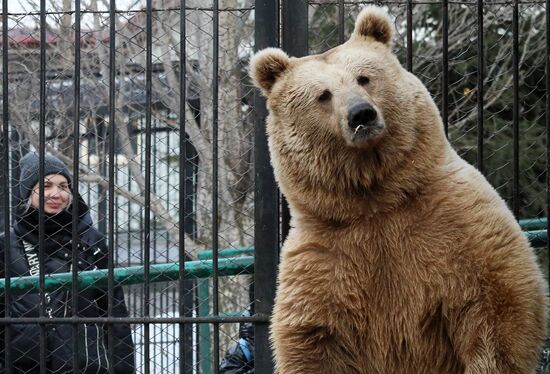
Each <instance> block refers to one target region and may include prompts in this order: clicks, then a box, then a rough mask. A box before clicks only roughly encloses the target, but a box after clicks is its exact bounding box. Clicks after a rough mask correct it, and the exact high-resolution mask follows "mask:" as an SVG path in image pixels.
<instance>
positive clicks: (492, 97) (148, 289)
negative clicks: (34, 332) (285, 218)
mask: <svg viewBox="0 0 550 374" xmlns="http://www.w3.org/2000/svg"><path fill="white" fill-rule="evenodd" d="M185 4H186V9H185V12H184V14H183V15H182V14H181V4H180V1H176V0H166V1H159V2H154V4H153V7H152V9H149V10H147V9H146V6H145V2H144V1H141V2H140V1H135V2H117V8H116V9H115V10H114V11H113V10H112V9H109V7H110V6H111V5H112V4H111V2H109V1H96V0H90V1H82V4H81V22H80V26H81V33H80V50H79V51H80V59H75V52H76V50H75V35H76V34H75V30H76V23H75V12H74V9H73V8H72V7H73V6H74V4H73V2H71V1H66V0H65V1H53V0H52V1H47V2H46V8H47V9H43V10H42V12H44V11H45V12H46V13H47V16H46V19H45V21H46V29H45V30H46V31H45V35H44V40H43V41H44V42H43V43H41V34H40V15H41V9H40V8H39V4H38V2H32V1H31V2H23V1H22V2H20V5H13V7H14V8H13V9H12V8H11V7H12V2H11V1H10V8H8V11H9V13H10V14H9V16H8V46H7V51H8V56H9V61H8V62H9V63H8V78H9V80H8V84H9V86H8V87H9V97H8V105H9V113H8V115H9V126H10V128H9V134H4V136H3V139H10V143H9V154H10V157H9V160H3V162H8V163H9V165H10V173H9V175H3V177H4V178H9V181H10V185H9V186H11V188H12V189H14V190H17V189H18V188H19V186H18V185H17V180H18V176H19V168H18V161H19V159H20V158H21V157H22V156H23V155H24V154H26V153H27V152H29V151H34V150H40V149H41V146H45V152H47V153H49V154H52V155H55V156H56V157H58V158H59V159H61V160H62V161H63V162H65V163H66V164H67V165H68V167H69V168H70V169H71V170H72V168H73V166H74V165H75V164H76V165H77V167H78V170H79V177H78V184H79V188H78V189H79V192H80V194H81V196H82V197H83V199H84V201H85V202H86V204H87V205H88V206H89V207H90V212H91V215H90V218H91V220H92V221H93V224H94V226H95V227H96V228H97V229H98V230H99V232H101V233H103V234H104V235H105V240H106V243H107V244H108V246H109V248H110V250H111V251H112V252H111V253H112V255H113V256H112V260H113V261H112V264H110V266H109V267H110V268H111V269H122V270H123V269H128V268H130V267H135V266H137V267H139V266H143V265H145V266H146V267H148V266H149V265H159V264H174V263H177V262H178V261H181V260H182V259H185V260H186V261H188V262H194V261H198V262H203V263H205V264H207V263H208V264H210V263H209V262H208V261H210V260H211V259H212V257H213V254H212V253H211V250H212V249H213V248H214V249H216V251H219V252H220V255H219V256H218V258H219V261H220V264H221V265H220V266H222V268H223V266H226V265H225V264H226V262H224V261H225V260H227V262H228V263H229V264H231V262H234V261H236V260H237V259H238V258H243V257H244V258H247V257H249V256H250V255H251V254H253V249H252V246H253V244H254V238H253V231H254V217H253V210H254V202H253V198H254V196H253V190H254V173H253V165H252V158H253V157H252V154H253V147H254V144H253V122H254V112H253V103H252V96H253V92H252V89H251V85H250V82H249V78H248V76H247V72H246V69H247V62H248V59H249V57H250V55H251V54H252V51H253V47H254V1H252V0H250V1H238V0H226V1H221V2H220V3H219V4H218V5H219V8H217V9H218V10H217V11H216V8H215V5H216V4H214V3H210V2H206V3H205V2H203V1H199V0H195V1H186V2H185ZM365 4H366V3H365V2H359V1H357V2H353V1H346V2H343V1H310V2H309V8H308V11H309V15H308V16H309V20H308V21H309V52H310V53H319V52H323V51H325V50H327V49H329V48H332V47H334V46H336V45H338V44H339V43H341V42H342V41H343V40H345V39H346V38H347V37H348V36H349V35H350V34H351V31H352V29H353V24H354V20H355V16H356V15H357V14H358V12H359V11H360V9H361V8H362V7H363V6H364V5H365ZM381 5H384V6H385V7H387V8H388V9H389V12H390V14H391V15H392V17H394V19H395V26H396V30H397V35H396V40H395V50H396V52H397V54H398V56H399V58H400V60H401V61H402V63H403V65H404V66H408V65H410V67H411V68H412V71H413V72H414V73H415V74H416V75H417V76H418V77H419V78H420V79H421V80H422V82H423V83H424V84H425V85H426V86H427V87H428V89H429V91H430V92H431V93H432V95H433V96H434V98H435V101H436V103H437V105H438V106H439V107H440V108H442V110H443V109H445V110H446V112H447V116H446V118H444V121H445V123H446V124H447V131H448V136H449V139H450V141H451V143H452V144H453V146H454V147H455V149H457V151H458V153H459V154H460V155H461V156H462V157H464V158H465V159H466V160H468V161H469V162H471V163H472V164H474V165H477V166H478V167H481V168H482V169H483V172H484V174H485V175H486V176H487V178H488V179H489V181H490V182H491V183H492V184H493V186H495V188H496V189H497V190H498V191H499V193H500V194H501V195H502V196H503V197H504V198H505V199H506V201H507V202H509V204H510V205H511V206H513V207H515V209H516V213H517V214H518V218H533V217H543V216H544V215H545V211H546V210H547V203H548V202H547V199H546V190H545V185H546V167H547V165H546V142H545V137H546V127H545V114H546V113H545V100H546V87H545V48H546V39H545V37H546V30H545V28H544V24H545V17H546V12H545V8H544V6H543V4H542V3H540V2H521V3H519V5H518V10H519V12H518V14H519V18H518V37H519V43H518V45H519V47H518V50H517V51H518V54H517V55H518V59H519V69H518V75H517V76H518V86H517V88H514V79H513V77H514V66H513V54H512V52H511V51H512V50H513V36H514V33H513V23H514V19H513V6H514V3H513V2H511V1H504V2H497V1H487V2H485V3H484V5H483V8H482V11H483V22H480V19H479V17H478V16H477V15H478V11H479V9H478V3H477V2H475V1H461V2H453V1H450V2H449V3H448V7H447V11H448V24H447V25H444V24H443V22H442V19H443V12H444V8H443V5H442V3H441V2H435V1H434V2H410V3H408V4H407V2H405V1H400V2H399V1H398V2H382V3H381ZM409 6H410V8H409ZM341 11H343V12H344V17H343V19H344V24H341V23H340V19H341V14H340V12H341ZM112 14H114V18H113V17H111V15H112ZM408 17H412V24H408V23H407V18H408ZM182 18H183V19H184V20H185V24H184V25H182V24H181V22H180V21H181V19H182ZM149 20H150V25H151V26H150V27H151V28H150V30H149V29H148V26H147V25H148V21H149ZM304 22H305V20H304ZM282 27H283V33H284V32H289V30H287V29H285V27H289V26H288V25H284V24H283V25H282ZM285 30H286V31H285ZM182 33H183V34H182ZM149 34H150V35H151V44H150V48H148V39H147V36H148V35H149ZM182 35H184V38H182ZM480 35H483V44H481V40H480V38H479V36H480ZM444 36H447V37H448V46H449V48H448V54H447V63H448V68H447V70H444V54H443V49H442V42H443V38H444ZM409 38H410V40H411V41H412V44H411V45H408V44H407V40H408V39H409ZM41 47H43V49H44V50H43V53H44V54H43V56H44V57H45V71H44V73H45V77H44V78H45V81H43V80H42V79H41V78H42V77H41V69H40V65H41ZM4 48H6V47H5V46H4ZM181 48H184V50H183V51H182V50H181ZM148 51H149V52H150V55H149V54H148ZM411 52H412V53H411ZM480 53H481V55H480ZM181 56H184V59H185V60H184V61H182V60H181V58H180V57H181ZM480 56H481V57H480ZM216 57H217V58H216ZM411 57H412V58H411ZM112 61H114V64H112ZM480 62H483V69H482V70H480ZM75 69H76V73H77V74H79V78H80V89H79V92H80V95H79V105H78V108H77V109H78V112H75V94H74V93H75V78H76V77H75ZM112 69H113V70H112ZM149 73H150V79H149V78H148V77H149V75H148V74H149ZM183 73H184V74H185V77H184V78H183V79H182V78H181V75H182V74H183ZM480 74H482V75H481V76H482V78H483V91H484V92H483V98H482V105H480V98H481V96H480V95H479V90H478V86H479V85H478V81H479V79H480V78H479V77H480ZM214 77H216V79H215V80H214V79H213V78H214ZM444 77H446V79H447V82H448V85H447V86H446V87H443V86H442V80H443V78H444ZM182 83H183V84H182ZM41 87H44V88H45V91H44V93H45V95H41ZM514 92H517V100H518V104H517V106H516V109H517V110H519V111H520V113H519V120H518V127H519V137H518V140H517V141H518V146H517V147H515V146H514V137H513V131H514V112H513V111H514ZM444 94H446V97H447V106H446V108H443V100H442V97H443V95H444ZM180 108H183V112H182V113H180ZM77 115H78V120H77V121H76V122H77V124H78V125H77V126H75V118H77ZM41 124H43V125H44V130H45V133H44V134H43V136H44V137H43V138H42V139H41V138H40V125H41ZM481 124H482V125H483V130H482V132H480V131H481V130H480V129H481ZM77 134H78V139H77V142H76V144H78V146H79V148H78V150H75V149H74V144H75V135H77ZM41 140H42V141H41ZM214 140H217V141H216V142H214ZM75 151H76V152H75ZM75 154H78V155H79V158H78V160H75V159H74V155H75ZM516 155H517V157H518V162H519V168H518V169H517V170H516V169H514V165H513V160H514V157H516ZM111 160H112V161H113V162H111ZM215 176H217V178H215V179H214V177H215ZM515 181H518V184H519V189H518V190H515V188H514V183H515ZM2 192H3V193H6V191H2ZM270 198H276V197H275V196H272V197H270ZM16 203H18V202H17V201H16V200H15V199H14V198H13V199H12V209H11V213H12V214H15V213H16V211H17V209H16ZM216 210H217V215H215V216H213V213H214V211H216ZM3 219H7V218H6V217H3ZM181 249H184V252H182V251H181ZM228 251H229V252H228ZM183 253H184V254H183ZM542 253H543V252H541V257H544V258H543V261H547V260H546V257H545V256H543V255H542ZM544 268H547V266H544ZM113 271H114V270H113ZM245 273H246V272H245V271H243V272H240V273H239V271H236V272H234V273H233V275H232V276H227V277H225V276H224V277H219V279H218V278H212V277H199V278H193V279H189V280H186V281H185V282H184V283H179V282H178V281H163V282H156V281H151V282H148V281H147V279H146V280H145V282H141V283H139V282H135V283H136V284H133V285H125V286H124V287H123V289H124V297H125V301H126V305H127V309H128V316H129V317H131V318H134V319H135V320H137V319H140V318H145V317H151V318H152V321H153V323H151V324H147V323H141V322H140V323H137V322H136V323H132V324H131V328H132V337H133V342H134V346H135V352H136V367H137V372H152V373H176V372H177V373H179V372H180V368H181V365H180V362H181V361H182V360H185V365H184V369H185V372H200V373H209V372H214V371H215V367H216V366H217V365H218V363H219V361H221V360H222V358H223V355H224V354H225V352H227V351H228V349H230V346H231V345H232V344H233V345H234V344H236V343H237V342H238V340H239V331H238V324H237V323H222V324H220V325H219V326H220V329H219V332H218V330H217V326H218V324H207V323H193V324H191V325H189V326H191V327H190V328H186V329H185V331H184V332H180V330H179V328H180V326H182V325H179V324H178V323H176V322H177V321H176V320H174V321H171V320H170V318H172V319H174V318H177V317H189V318H208V317H210V316H212V315H219V316H239V315H241V314H243V313H245V312H246V311H247V310H249V309H251V307H252V305H251V300H253V295H251V294H250V293H251V290H252V286H253V285H252V279H251V276H250V275H247V274H245ZM117 279H119V278H117ZM120 279H121V280H122V281H123V282H124V279H125V278H124V276H122V278H120ZM149 280H151V279H149ZM111 286H116V284H114V285H111ZM88 287H89V288H88V290H89V289H95V287H94V286H93V284H92V285H90V286H88ZM86 290H87V288H86V287H84V288H83V289H82V290H81V291H80V292H81V293H85V292H86ZM181 290H183V293H182V292H180V291H181ZM69 295H70V294H69ZM71 297H72V296H71ZM71 297H69V298H68V299H65V301H64V303H65V304H63V305H69V304H70V303H71V300H70V299H71ZM182 305H183V307H182ZM181 312H183V313H184V315H183V316H181V315H180V314H181ZM56 317H58V316H56ZM155 321H158V323H156V322H155ZM112 326H116V324H114V325H112ZM112 329H113V327H111V330H109V331H107V330H106V331H107V332H108V333H112ZM69 330H70V329H69ZM241 330H242V329H241ZM241 333H242V331H241ZM181 339H184V340H183V341H182V340H181ZM180 344H183V345H184V347H183V348H182V346H181V345H180ZM33 349H34V350H36V349H39V347H38V346H37V345H36V344H34V345H32V346H29V347H28V350H29V351H32V350H33ZM182 352H183V356H182ZM22 353H23V354H28V352H22ZM52 354H53V353H52ZM111 354H112V353H111ZM14 357H15V356H14ZM71 359H72V357H69V358H68V360H71ZM36 367H37V366H36ZM29 370H30V371H29V372H32V370H33V369H32V368H29Z"/></svg>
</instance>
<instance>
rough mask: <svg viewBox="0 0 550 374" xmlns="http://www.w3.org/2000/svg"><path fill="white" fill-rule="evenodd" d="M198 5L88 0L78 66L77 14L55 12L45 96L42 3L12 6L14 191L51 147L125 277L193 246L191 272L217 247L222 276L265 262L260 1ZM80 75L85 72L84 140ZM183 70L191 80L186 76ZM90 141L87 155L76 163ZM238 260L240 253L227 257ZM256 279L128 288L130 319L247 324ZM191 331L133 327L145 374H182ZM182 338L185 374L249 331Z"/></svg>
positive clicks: (198, 332)
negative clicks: (232, 319) (256, 259)
mask: <svg viewBox="0 0 550 374" xmlns="http://www.w3.org/2000/svg"><path fill="white" fill-rule="evenodd" d="M185 3H186V5H187V7H186V9H185V13H184V15H183V19H185V25H182V24H181V22H180V20H181V18H182V14H181V11H180V9H181V8H180V6H181V4H180V2H179V1H162V2H154V4H153V6H152V9H150V10H149V11H147V8H146V4H145V2H117V8H116V10H115V11H114V15H115V16H114V19H113V18H112V17H111V15H112V14H113V12H112V9H110V8H109V7H110V6H111V4H110V2H108V1H103V2H98V1H82V4H81V22H80V25H81V33H80V59H75V35H76V34H75V29H76V27H75V26H76V23H75V22H76V21H75V13H74V9H73V8H72V7H73V6H74V4H73V2H72V1H49V2H47V9H45V11H46V12H47V17H46V27H47V31H46V39H45V43H43V44H42V46H43V47H44V49H45V50H44V52H45V60H46V61H45V66H46V72H45V75H46V81H45V82H43V83H44V84H45V92H46V95H45V97H41V94H40V89H39V88H40V87H41V76H40V72H41V70H40V56H41V51H40V47H41V41H40V14H41V9H40V8H39V4H38V3H37V2H36V3H34V2H30V3H27V2H21V6H16V5H14V8H13V9H12V8H11V6H12V5H11V2H10V8H8V11H9V12H10V15H9V17H8V19H9V22H8V23H9V30H8V39H9V47H8V50H9V51H8V53H9V65H8V69H9V73H8V75H9V117H10V134H9V138H10V139H11V142H10V145H9V147H10V161H9V162H11V164H12V169H11V172H10V173H11V176H12V180H13V181H15V182H14V183H13V184H12V185H13V188H18V186H17V184H16V183H17V182H16V181H17V178H18V172H19V170H18V168H17V162H18V160H19V159H20V157H21V156H23V155H24V154H25V153H27V152H28V151H38V150H39V149H40V145H41V140H42V144H43V145H44V146H45V152H46V153H48V154H52V155H54V156H56V157H58V158H59V159H61V160H62V161H63V162H65V163H66V164H67V165H68V167H69V168H72V167H73V165H74V164H76V165H77V166H78V168H79V178H78V184H79V192H80V194H81V196H82V197H83V199H84V201H85V202H86V204H87V205H88V206H89V207H90V212H91V219H92V220H93V223H94V225H95V227H97V228H98V230H99V231H100V232H102V233H103V234H104V235H105V240H106V242H107V243H108V244H109V245H111V246H112V248H111V250H112V253H113V264H112V266H111V268H113V269H114V270H119V269H121V270H124V269H128V268H131V267H136V266H138V267H139V266H143V265H146V267H147V266H149V265H151V266H153V265H156V264H173V263H177V262H178V261H180V260H182V255H181V251H180V249H184V251H185V256H183V257H185V258H184V259H185V260H186V261H187V262H194V261H198V262H201V261H202V262H204V263H207V262H208V261H211V260H212V258H213V255H212V254H210V255H209V254H208V252H209V251H210V252H211V251H212V249H213V246H216V248H215V250H216V251H219V252H220V256H219V261H220V263H219V271H220V273H221V272H223V271H224V270H223V267H224V266H226V262H222V261H223V260H226V261H227V262H228V263H229V265H228V266H231V262H232V261H234V259H235V258H238V257H240V258H242V257H247V256H248V257H249V256H251V255H252V254H253V251H251V250H250V248H252V246H253V244H254V243H253V229H254V222H253V190H254V179H253V169H252V150H253V139H252V133H253V122H252V121H253V120H254V118H253V116H252V103H251V97H252V89H251V86H250V84H249V83H248V77H247V73H246V66H247V61H248V58H249V56H250V55H251V53H252V50H253V37H254V35H253V27H254V24H253V21H254V20H253V16H252V15H253V6H252V5H253V4H252V2H249V3H250V4H246V2H242V1H236V0H233V1H224V2H221V4H220V5H219V8H218V11H217V12H215V11H214V8H213V6H214V5H213V4H205V3H204V2H202V1H187V2H185ZM14 9H15V11H14ZM42 11H44V9H43V10H42ZM148 17H150V24H151V29H150V30H148V26H147V25H148ZM214 19H216V22H217V28H214ZM113 27H114V29H113ZM149 32H150V33H151V36H152V40H151V44H150V53H151V55H150V56H148V53H147V52H148V48H149V47H148V44H147V43H148V40H147V35H148V33H149ZM182 32H184V33H185V34H182ZM216 32H217V33H218V35H217V37H216V38H214V33H216ZM182 35H184V37H183V38H182ZM215 39H216V40H215ZM181 48H184V52H183V53H182V52H181V50H180V49H181ZM216 53H217V55H218V56H219V58H218V59H217V60H215V59H214V55H215V54H216ZM181 55H184V56H185V61H184V62H183V63H180V56H181ZM148 59H149V60H148ZM112 61H114V62H115V64H114V65H112ZM75 67H76V73H77V74H79V76H80V90H79V91H80V96H79V100H80V105H79V108H78V111H79V113H78V114H79V118H78V126H79V127H78V129H76V130H77V131H75V127H76V126H75V124H74V123H75V116H76V115H77V113H75V110H74V109H75V101H74V98H75V95H74V93H75ZM111 69H114V74H113V75H111V73H112V70H111ZM148 71H149V72H150V74H151V76H150V81H148V75H147V73H148ZM182 72H185V79H180V76H181V74H182ZM214 76H216V77H217V78H218V80H217V82H216V85H217V87H216V86H214V80H213V78H214ZM182 82H183V83H184V84H183V85H182ZM183 89H185V91H183ZM215 97H217V98H218V100H217V102H214V98H215ZM41 98H42V99H44V102H43V103H42V104H43V106H41ZM180 107H183V109H184V112H183V113H180ZM41 110H42V112H41ZM41 116H42V117H41ZM149 116H150V117H149ZM41 121H43V122H44V125H45V138H43V139H41V138H40V136H39V128H40V124H41ZM214 121H216V124H217V129H215V127H214V126H213V122H214ZM77 132H78V137H79V141H78V144H79V150H78V154H79V159H78V160H74V155H75V150H74V146H73V144H74V137H75V135H76V133H77ZM215 138H217V143H214V139H215ZM113 140H114V142H113ZM216 154H217V157H216ZM180 155H183V158H182V157H180ZM111 161H113V162H111ZM214 174H216V175H217V180H216V181H214V180H213V176H214ZM147 177H149V183H148V180H147ZM214 182H216V183H215V184H214ZM146 205H147V206H146ZM214 206H216V208H217V210H218V212H217V216H215V217H214V216H213V210H214ZM148 207H149V208H150V209H149V210H148V209H147V208H148ZM15 211H16V209H15V207H14V209H12V212H15ZM180 225H183V228H182V227H180ZM111 234H112V235H111ZM213 238H216V241H217V243H214V241H213ZM228 250H233V252H231V254H229V255H224V254H223V253H224V252H226V251H228ZM114 270H113V271H114ZM243 274H244V273H243ZM251 282H252V278H251V276H250V275H239V272H238V271H237V272H236V273H235V272H233V274H232V276H228V277H220V278H219V279H217V281H216V282H215V283H216V285H214V281H213V278H212V277H207V278H204V277H201V278H195V279H192V280H187V281H185V282H184V287H183V289H184V290H185V292H184V293H185V294H184V295H182V294H181V293H180V288H179V287H180V284H179V283H178V282H177V281H169V282H154V281H153V282H151V283H148V282H147V279H146V280H145V282H144V283H142V284H134V285H130V286H124V293H125V300H126V305H127V309H128V316H129V317H131V318H143V317H151V318H152V319H153V321H154V320H156V319H160V318H175V317H178V316H180V312H181V311H182V310H184V314H185V316H186V317H189V318H194V317H205V318H208V317H211V316H213V315H214V313H216V314H218V315H220V316H241V315H242V314H243V313H244V312H246V311H248V310H249V309H250V308H251V298H250V297H251V295H250V292H249V291H251V290H252V287H253V286H252V284H251ZM115 286H116V284H115ZM91 287H92V288H93V285H92V286H91ZM81 292H86V291H85V289H83V290H81ZM69 299H70V297H69ZM69 299H68V300H69ZM214 301H215V302H214ZM67 302H69V303H70V300H69V301H67ZM182 304H183V305H184V307H183V309H182V308H181V305H182ZM214 305H215V307H216V309H217V310H214ZM54 317H59V315H55V316H54ZM159 321H160V320H159ZM113 326H117V325H116V324H115V325H113ZM179 326H180V325H178V324H177V323H173V322H172V323H152V324H149V325H147V324H139V323H134V324H132V337H133V342H134V346H135V353H136V367H137V372H151V373H179V372H180V360H181V359H183V358H182V357H180V353H181V351H180V331H179ZM113 329H114V327H113ZM147 330H148V331H147ZM69 332H70V330H69ZM216 334H218V336H219V343H218V344H217V346H216V344H214V341H216V340H217V338H218V337H216V336H215V335H216ZM182 336H183V337H184V339H185V340H184V343H185V345H186V346H185V347H184V348H183V351H185V356H184V358H185V359H186V360H187V362H186V363H185V372H203V373H208V372H213V368H214V366H215V365H216V363H215V362H214V360H215V359H216V360H217V359H220V360H221V358H223V355H224V353H225V352H226V351H227V349H228V347H229V346H230V345H231V344H232V343H234V342H236V341H237V340H238V337H239V334H238V324H235V323H232V324H230V323H228V324H222V325H221V327H220V331H219V332H216V331H215V330H214V326H213V325H209V324H193V325H192V328H190V329H187V330H186V332H185V334H182ZM105 343H106V344H107V339H106V340H105ZM36 344H38V341H37V342H36ZM29 349H35V350H38V349H39V348H38V345H36V346H33V347H29ZM48 355H49V356H48V359H49V358H50V357H52V356H54V355H55V352H49V353H48ZM14 357H15V356H14ZM66 359H67V360H69V361H70V360H71V359H72V357H66ZM81 364H82V363H81ZM31 371H32V370H31Z"/></svg>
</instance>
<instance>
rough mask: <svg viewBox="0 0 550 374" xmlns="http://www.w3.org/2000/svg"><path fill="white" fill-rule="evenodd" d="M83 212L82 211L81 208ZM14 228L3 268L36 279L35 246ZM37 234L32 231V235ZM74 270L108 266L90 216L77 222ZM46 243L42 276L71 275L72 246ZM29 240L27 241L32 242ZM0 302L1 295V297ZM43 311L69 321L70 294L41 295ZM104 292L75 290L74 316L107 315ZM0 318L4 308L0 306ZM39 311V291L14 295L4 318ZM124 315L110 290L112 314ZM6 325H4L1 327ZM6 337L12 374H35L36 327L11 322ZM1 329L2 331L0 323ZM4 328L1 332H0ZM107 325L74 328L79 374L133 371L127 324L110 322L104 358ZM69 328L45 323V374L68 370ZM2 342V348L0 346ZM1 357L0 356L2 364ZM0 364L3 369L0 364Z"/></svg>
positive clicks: (0, 254) (117, 294) (120, 298)
mask: <svg viewBox="0 0 550 374" xmlns="http://www.w3.org/2000/svg"><path fill="white" fill-rule="evenodd" d="M85 208H86V209H87V207H85ZM20 226H21V225H20V223H19V224H18V223H16V224H15V225H14V229H13V230H12V231H11V232H10V248H9V251H10V252H9V258H10V263H9V264H8V266H7V269H8V271H9V273H10V276H11V277H17V276H26V275H31V274H32V275H37V274H36V272H37V271H38V266H37V264H38V258H39V257H38V253H39V252H38V245H34V246H33V245H32V244H31V243H30V242H29V241H27V239H29V238H27V237H26V234H22V233H25V232H26V231H25V230H24V229H22V228H21V227H20ZM35 234H36V232H35ZM68 234H69V233H67V235H68ZM79 237H80V243H79V245H78V258H79V260H78V264H77V266H78V270H79V271H85V270H94V269H98V268H106V267H107V246H106V243H105V238H104V237H103V235H102V234H101V233H99V232H98V231H97V230H96V229H95V228H94V227H93V226H92V225H91V219H90V218H89V215H88V216H87V219H83V220H81V222H79ZM54 239H55V240H50V241H48V243H47V244H46V245H45V247H46V253H45V255H44V264H43V270H44V272H45V273H46V274H52V273H64V272H70V271H72V266H73V265H72V242H71V241H70V240H67V239H68V238H67V237H65V238H64V239H59V237H55V238H54ZM32 241H33V240H31V242H32ZM4 269H5V267H4V237H3V235H2V236H1V237H0V271H2V277H5V274H3V272H4ZM0 298H1V299H2V300H1V301H0V302H1V303H2V304H3V301H4V300H3V299H4V296H3V295H0ZM45 299H46V305H45V313H46V316H48V317H50V318H55V317H71V316H72V315H73V311H72V310H71V306H72V293H71V291H70V290H66V289H59V290H55V291H53V292H49V293H46V295H45ZM107 303H108V300H107V292H106V290H102V289H95V288H89V289H84V290H81V291H80V292H79V295H78V311H77V315H78V316H79V317H92V318H93V317H106V316H107ZM0 311H1V312H3V313H2V315H5V312H6V308H5V307H4V305H1V310H0ZM39 311H40V296H39V294H38V293H26V294H24V295H13V296H12V297H11V302H10V305H9V312H10V313H9V314H10V315H11V317H13V318H17V317H38V316H39ZM127 315H128V312H127V309H126V305H125V302H124V294H123V291H122V288H121V287H119V286H118V287H115V288H114V298H113V316H115V317H126V316H127ZM6 326H8V325H6ZM9 326H10V328H11V339H10V341H9V342H4V337H5V336H4V331H0V333H1V334H2V335H1V336H0V343H2V345H3V346H5V344H7V345H9V346H10V347H11V357H12V367H13V368H14V369H15V372H28V373H31V372H32V373H34V372H38V370H39V363H40V326H39V325H37V324H23V323H22V324H11V325H9ZM1 327H4V325H2V326H1ZM2 330H3V329H2ZM107 331H108V329H107V326H106V325H103V324H98V323H83V324H78V338H77V339H78V352H77V355H78V362H79V364H78V365H79V372H81V373H107V372H108V370H109V367H114V373H116V374H123V373H124V374H126V373H134V372H135V363H134V362H135V361H134V360H135V358H134V346H133V342H132V336H131V330H130V326H129V325H127V324H113V325H112V327H111V333H112V337H113V338H112V343H113V346H114V349H113V352H114V354H113V359H112V360H109V359H108V358H109V354H108V342H109V339H108V338H107ZM72 333H73V328H72V325H70V324H51V325H46V345H45V348H46V363H47V368H48V370H47V371H48V372H52V373H53V372H55V373H69V372H72V366H73V349H74V347H75V344H74V343H75V342H74V341H73V336H72ZM4 343H5V344H4ZM3 359H4V354H3V352H2V353H1V354H0V361H3ZM2 366H3V365H2Z"/></svg>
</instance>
